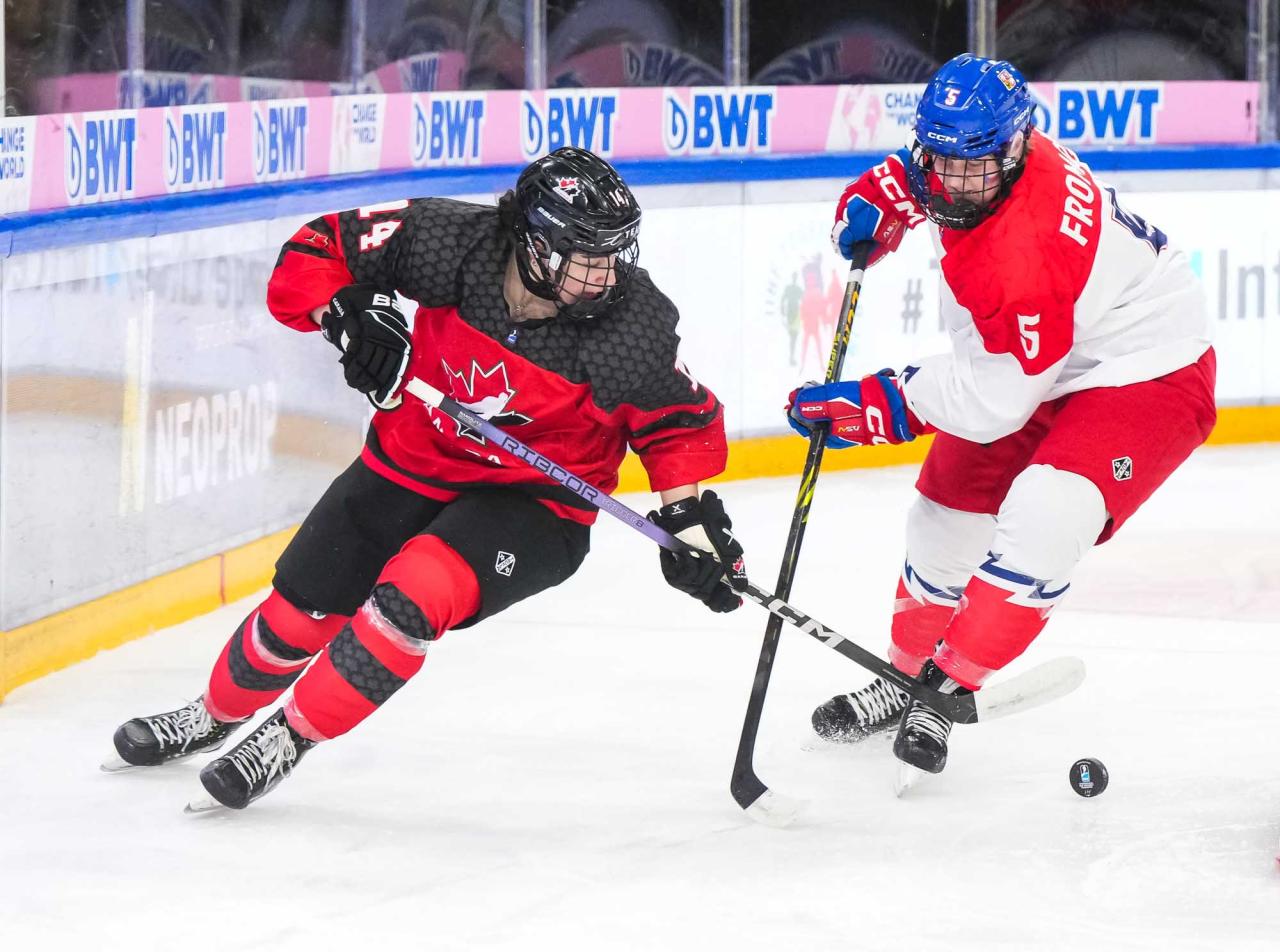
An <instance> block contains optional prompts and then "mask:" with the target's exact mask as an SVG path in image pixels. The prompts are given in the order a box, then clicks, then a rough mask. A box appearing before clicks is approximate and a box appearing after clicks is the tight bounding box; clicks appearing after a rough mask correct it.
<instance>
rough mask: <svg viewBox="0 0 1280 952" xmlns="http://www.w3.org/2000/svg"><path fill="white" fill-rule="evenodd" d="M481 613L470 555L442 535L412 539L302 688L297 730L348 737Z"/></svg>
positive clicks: (291, 711)
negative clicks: (441, 641)
mask: <svg viewBox="0 0 1280 952" xmlns="http://www.w3.org/2000/svg"><path fill="white" fill-rule="evenodd" d="M479 609H480V585H479V582H478V581H477V580H476V575H475V572H474V571H472V569H471V566H469V565H468V564H467V563H466V562H465V561H463V559H462V556H460V555H458V553H457V552H455V551H454V550H453V549H451V548H450V547H449V546H448V545H446V544H445V543H444V542H443V541H441V540H440V539H438V538H436V537H435V536H428V535H423V536H416V537H415V538H413V539H411V540H409V542H407V543H406V544H405V546H404V548H403V549H401V550H400V552H399V554H398V555H396V557H395V558H393V559H392V560H391V561H390V562H388V563H387V565H386V568H384V569H383V570H382V574H381V575H380V576H379V577H378V583H377V585H375V586H374V590H373V594H372V595H371V596H370V597H369V600H368V601H367V602H365V603H364V605H363V606H361V608H360V610H359V611H358V612H356V615H355V617H354V618H352V619H351V623H350V624H348V625H347V626H346V627H345V628H343V629H342V631H341V632H339V634H338V636H337V637H336V638H334V639H333V641H332V642H331V643H330V644H329V646H328V648H326V649H325V651H324V653H323V654H322V655H321V656H320V657H319V658H317V659H316V663H315V664H314V665H312V666H311V668H310V669H308V671H307V673H306V674H305V675H303V677H302V678H300V679H299V680H298V683H297V685H295V686H294V689H293V697H292V698H291V699H290V700H289V702H288V703H287V704H286V705H285V717H286V718H288V721H289V724H290V726H292V727H293V729H294V730H295V731H297V732H298V733H299V734H301V735H302V736H303V737H306V738H308V739H309V740H314V741H322V740H328V739H330V738H333V737H337V736H339V735H340V734H345V733H346V732H347V731H349V730H351V729H352V728H353V727H355V726H356V725H357V724H359V723H360V722H361V721H363V720H364V719H365V718H366V717H368V716H369V715H370V714H372V713H373V712H374V711H376V710H377V709H378V708H379V707H381V706H382V705H383V704H384V703H386V701H387V700H388V699H390V697H391V695H393V694H395V693H396V691H398V690H400V688H401V687H403V686H404V683H405V682H406V681H408V680H409V678H411V677H413V676H414V675H415V674H417V673H418V671H419V670H421V668H422V663H423V661H424V660H425V658H426V654H427V646H428V645H429V644H430V643H431V642H432V641H435V640H436V639H438V638H439V637H440V636H441V635H443V634H444V633H445V632H446V631H447V630H448V629H450V628H452V627H454V626H455V625H457V624H459V623H460V622H463V621H466V620H467V619H468V618H470V617H471V616H472V615H474V614H475V613H476V612H477V611H479Z"/></svg>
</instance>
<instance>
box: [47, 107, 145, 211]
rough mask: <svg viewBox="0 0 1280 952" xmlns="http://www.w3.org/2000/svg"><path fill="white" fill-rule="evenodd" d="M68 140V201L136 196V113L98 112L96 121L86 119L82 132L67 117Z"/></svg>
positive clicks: (66, 141)
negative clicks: (134, 158) (134, 183)
mask: <svg viewBox="0 0 1280 952" xmlns="http://www.w3.org/2000/svg"><path fill="white" fill-rule="evenodd" d="M65 137H66V138H65V140H64V142H65V153H64V154H65V159H66V166H65V173H66V186H67V200H68V201H69V202H71V204H73V205H77V204H80V203H82V202H84V203H90V202H101V201H108V200H111V199H117V198H128V197H130V196H131V195H132V194H133V153H134V148H135V146H136V145H137V142H138V117H137V114H136V113H132V112H118V113H96V114H95V118H92V119H90V118H87V117H86V118H85V119H84V129H83V130H81V128H80V127H79V126H78V125H77V123H76V121H75V119H73V118H71V117H70V116H68V117H67V125H66V132H65Z"/></svg>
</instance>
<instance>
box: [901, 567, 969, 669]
mask: <svg viewBox="0 0 1280 952" xmlns="http://www.w3.org/2000/svg"><path fill="white" fill-rule="evenodd" d="M909 571H910V567H909V566H908V567H906V568H904V570H903V572H904V575H905V573H907V572H909ZM954 612H955V606H954V605H950V604H947V605H938V604H935V603H934V602H930V601H926V600H925V599H924V598H923V597H921V596H920V595H916V594H913V593H912V592H911V591H910V590H909V589H908V588H907V583H906V579H905V578H903V577H899V578H898V592H897V595H896V596H895V597H894V602H893V627H892V638H893V641H892V643H891V644H890V645H889V662H890V664H892V665H893V666H894V667H895V668H897V669H898V670H899V671H901V672H902V673H903V674H909V675H911V676H912V677H913V678H914V677H915V676H916V675H917V674H919V673H920V669H921V668H922V667H923V666H924V663H925V661H926V660H928V658H929V657H931V656H932V655H933V649H934V648H935V647H937V644H938V640H939V639H940V638H941V637H942V632H943V630H944V629H945V628H946V627H947V622H948V621H950V620H951V616H952V614H954Z"/></svg>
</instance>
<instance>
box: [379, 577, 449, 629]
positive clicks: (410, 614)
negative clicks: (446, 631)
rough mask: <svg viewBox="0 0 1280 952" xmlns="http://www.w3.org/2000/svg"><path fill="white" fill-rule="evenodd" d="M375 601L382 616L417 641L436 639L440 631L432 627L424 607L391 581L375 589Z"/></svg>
mask: <svg viewBox="0 0 1280 952" xmlns="http://www.w3.org/2000/svg"><path fill="white" fill-rule="evenodd" d="M373 602H374V604H375V605H376V606H377V608H378V611H380V612H381V613H382V617H383V618H385V619H386V620H387V621H389V622H391V624H393V625H395V626H396V628H398V629H399V630H400V632H401V633H402V634H404V635H406V636H408V637H410V638H413V639H414V640H416V641H435V640H436V639H437V638H439V637H440V633H439V632H437V631H436V630H435V629H434V628H432V627H431V622H429V621H427V616H426V615H424V614H422V609H421V608H419V607H418V606H417V605H415V604H414V603H413V600H412V599H410V598H409V596H408V595H406V594H405V593H404V592H402V591H400V589H398V588H396V587H395V586H394V585H392V584H391V583H390V582H383V583H382V584H381V585H378V586H377V587H375V588H374V590H373Z"/></svg>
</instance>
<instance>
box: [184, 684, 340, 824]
mask: <svg viewBox="0 0 1280 952" xmlns="http://www.w3.org/2000/svg"><path fill="white" fill-rule="evenodd" d="M314 746H315V742H314V741H310V740H307V739H306V738H305V737H303V736H302V735H301V734H299V733H298V732H297V731H295V730H294V729H293V728H292V727H290V726H289V722H288V721H287V720H285V717H284V711H283V710H278V711H276V712H275V713H274V714H272V715H271V716H270V717H268V718H267V719H266V720H265V721H263V722H262V723H261V724H260V725H259V726H258V728H257V729H256V730H255V731H254V732H253V733H252V734H250V735H249V736H248V737H246V738H245V739H244V740H242V741H241V742H240V743H239V744H237V745H236V746H235V747H234V748H233V749H232V750H231V752H230V753H227V754H224V755H223V756H221V757H219V758H218V759H217V760H214V761H211V762H210V763H208V764H206V765H205V768H204V769H203V770H201V771H200V782H201V783H202V784H204V788H205V790H207V791H208V793H209V796H210V797H211V798H212V799H210V800H193V801H192V802H191V803H189V804H188V805H187V812H188V813H202V812H204V811H205V810H212V809H216V808H217V807H218V806H220V805H221V806H224V807H230V808H231V809H232V810H243V809H244V808H245V807H247V806H248V805H249V804H250V803H252V802H253V801H254V800H257V799H259V798H261V797H263V796H265V795H266V794H267V793H269V792H270V791H272V790H274V789H275V788H276V786H277V785H279V783H280V781H282V780H283V779H284V778H285V777H287V776H289V774H291V773H293V768H294V767H296V766H297V764H298V761H299V760H301V759H302V755H303V754H305V753H306V752H307V751H308V750H310V749H311V748H312V747H314Z"/></svg>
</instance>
